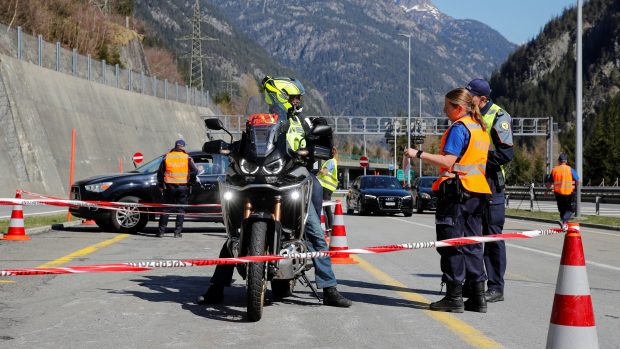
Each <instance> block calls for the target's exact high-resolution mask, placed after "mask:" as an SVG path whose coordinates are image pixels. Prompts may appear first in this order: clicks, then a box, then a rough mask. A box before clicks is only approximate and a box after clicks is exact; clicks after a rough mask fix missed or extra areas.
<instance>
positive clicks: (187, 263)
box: [0, 228, 570, 276]
mask: <svg viewBox="0 0 620 349" xmlns="http://www.w3.org/2000/svg"><path fill="white" fill-rule="evenodd" d="M569 231H570V230H569ZM563 232H564V231H563V230H561V229H557V228H551V229H543V230H533V231H525V232H521V233H506V234H496V235H487V236H472V237H466V238H454V239H447V240H441V241H427V242H413V243H407V244H400V245H386V246H375V247H366V248H355V249H347V250H341V251H325V252H307V253H293V254H287V255H281V256H246V257H237V258H214V259H181V260H159V261H141V262H128V263H115V264H98V265H84V266H73V267H59V268H20V269H5V270H0V276H28V275H48V274H80V273H102V272H138V271H146V270H152V269H155V268H185V267H198V266H208V265H218V264H240V263H248V262H267V261H275V260H282V259H293V258H319V257H327V256H338V255H340V254H372V253H386V252H396V251H403V250H417V249H422V248H438V247H449V246H462V245H470V244H477V243H482V242H491V241H500V240H510V239H530V238H535V237H539V236H547V235H554V234H559V233H563Z"/></svg>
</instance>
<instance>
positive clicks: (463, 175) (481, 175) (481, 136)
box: [433, 116, 491, 194]
mask: <svg viewBox="0 0 620 349" xmlns="http://www.w3.org/2000/svg"><path fill="white" fill-rule="evenodd" d="M457 122H460V123H462V124H463V125H465V127H467V130H468V131H469V144H468V145H467V149H466V150H465V154H463V156H462V157H461V158H460V159H457V161H456V162H455V163H454V165H452V167H451V168H445V167H442V168H441V169H440V172H441V174H440V176H441V177H439V179H437V180H436V181H435V182H434V183H433V190H434V191H435V190H439V185H440V184H441V182H443V181H445V180H446V179H448V178H451V177H453V175H452V174H458V176H459V180H460V181H461V184H462V185H463V188H465V190H467V191H469V192H472V193H483V194H491V189H490V188H489V184H488V183H487V179H486V177H485V170H486V164H487V157H488V154H489V144H490V143H491V141H490V139H489V135H488V134H487V133H486V132H484V130H482V126H480V125H479V124H478V123H476V122H475V121H474V120H473V119H472V118H471V116H464V117H462V118H460V119H459V120H457V121H456V122H455V123H454V124H452V125H451V126H450V128H452V126H454V125H455V124H456V123H457ZM450 128H449V129H448V130H447V131H446V132H445V133H444V134H443V137H441V152H440V153H441V155H445V153H444V150H443V149H444V147H445V145H446V139H447V138H448V134H449V133H450Z"/></svg>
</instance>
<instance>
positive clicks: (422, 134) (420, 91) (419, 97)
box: [416, 87, 426, 176]
mask: <svg viewBox="0 0 620 349" xmlns="http://www.w3.org/2000/svg"><path fill="white" fill-rule="evenodd" d="M416 90H418V100H419V105H420V115H419V118H418V121H419V122H420V129H419V131H420V137H424V132H423V131H422V90H426V88H423V87H418V88H416ZM423 144H424V143H420V145H419V147H420V150H422V145H423ZM418 176H422V159H420V173H419V174H418Z"/></svg>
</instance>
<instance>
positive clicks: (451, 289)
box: [429, 282, 465, 313]
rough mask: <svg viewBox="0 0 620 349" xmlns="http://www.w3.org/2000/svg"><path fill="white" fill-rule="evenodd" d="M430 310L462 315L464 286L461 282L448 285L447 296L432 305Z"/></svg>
mask: <svg viewBox="0 0 620 349" xmlns="http://www.w3.org/2000/svg"><path fill="white" fill-rule="evenodd" d="M429 308H430V310H435V311H447V312H449V313H462V312H464V311H465V310H464V308H463V285H462V284H461V283H460V282H457V283H446V296H445V297H443V299H441V300H440V301H437V302H435V303H431V304H430V306H429Z"/></svg>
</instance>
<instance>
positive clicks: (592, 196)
mask: <svg viewBox="0 0 620 349" xmlns="http://www.w3.org/2000/svg"><path fill="white" fill-rule="evenodd" d="M511 199H515V200H525V199H528V200H529V201H530V209H532V210H533V208H534V201H536V200H538V201H555V197H554V196H553V191H551V190H548V189H547V188H546V187H536V186H508V187H506V207H508V203H509V202H510V200H511ZM581 201H583V202H594V203H595V204H596V208H595V210H596V215H597V216H598V215H599V212H600V206H599V205H600V204H601V203H603V202H604V203H610V204H618V203H620V187H590V186H588V187H582V188H581Z"/></svg>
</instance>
